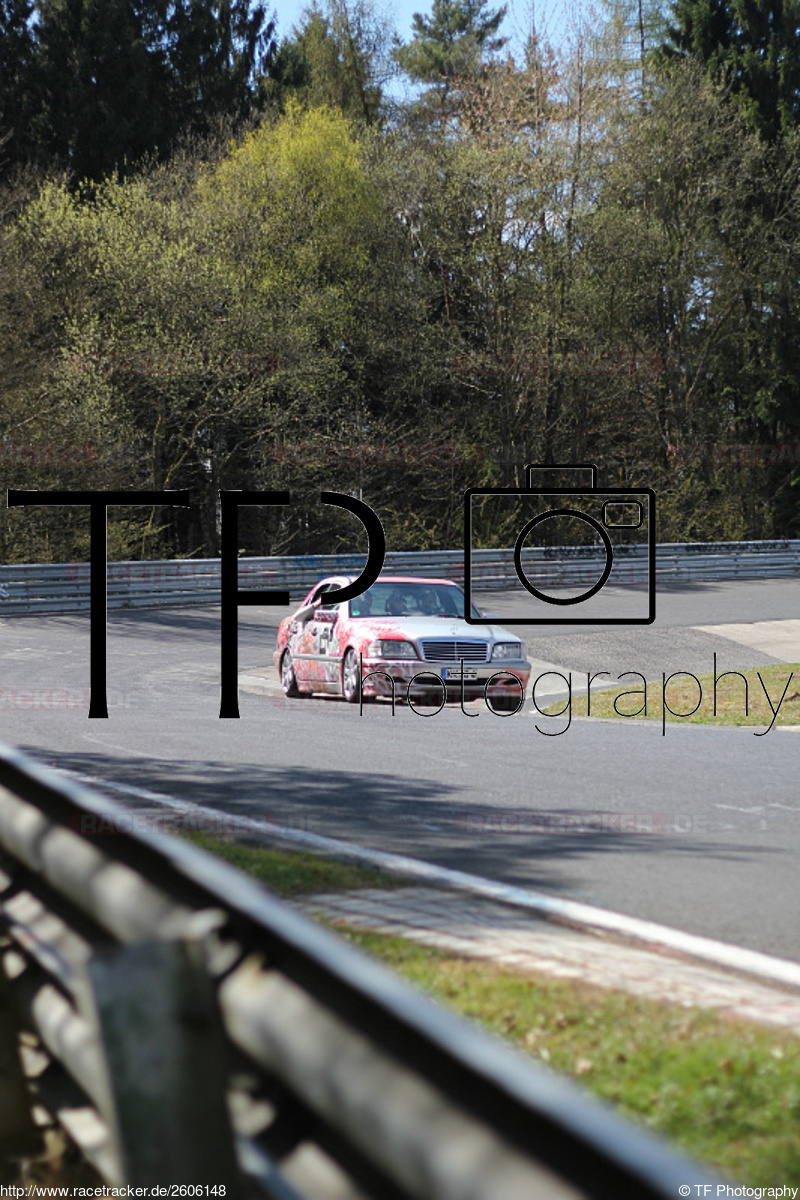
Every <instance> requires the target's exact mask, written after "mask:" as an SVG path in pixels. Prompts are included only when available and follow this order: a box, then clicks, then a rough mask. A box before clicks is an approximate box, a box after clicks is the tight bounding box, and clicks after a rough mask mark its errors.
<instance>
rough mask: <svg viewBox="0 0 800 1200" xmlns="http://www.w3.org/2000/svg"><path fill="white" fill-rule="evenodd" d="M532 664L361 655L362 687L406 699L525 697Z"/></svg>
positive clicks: (371, 692) (367, 693) (365, 692)
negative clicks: (460, 662) (424, 697)
mask: <svg viewBox="0 0 800 1200" xmlns="http://www.w3.org/2000/svg"><path fill="white" fill-rule="evenodd" d="M530 674H531V664H530V663H528V662H524V661H512V662H506V663H504V662H500V661H498V662H492V663H474V664H472V663H464V664H463V675H462V666H461V664H459V665H458V666H454V665H453V664H451V663H441V662H426V661H425V660H423V659H402V660H398V659H385V658H362V660H361V686H362V692H363V695H364V696H367V697H370V696H387V697H391V696H392V694H393V693H394V696H395V698H397V699H404V698H405V697H406V696H407V694H408V690H409V686H410V687H411V695H412V697H414V696H417V695H419V696H423V695H425V696H432V697H438V698H439V699H440V700H441V699H447V700H458V699H459V698H460V697H461V696H462V695H463V696H464V697H465V698H467V699H476V698H478V697H480V696H485V695H487V694H488V695H490V696H497V697H500V696H504V697H505V696H507V697H513V698H516V699H518V700H519V699H523V698H524V697H525V695H526V693H527V687H528V680H529V679H530Z"/></svg>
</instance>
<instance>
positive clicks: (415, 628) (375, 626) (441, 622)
mask: <svg viewBox="0 0 800 1200" xmlns="http://www.w3.org/2000/svg"><path fill="white" fill-rule="evenodd" d="M353 625H354V627H355V628H356V629H358V628H359V627H360V626H361V625H363V626H364V630H365V631H366V630H367V629H368V630H369V633H370V636H371V637H372V636H374V637H376V638H386V639H387V640H388V639H389V638H397V639H400V640H403V639H408V638H412V639H414V640H415V641H416V640H418V639H419V638H458V639H459V641H465V640H467V639H474V640H476V641H479V642H487V641H488V642H497V641H500V642H518V641H520V639H519V638H518V637H515V635H514V634H513V633H509V632H508V630H507V629H503V627H502V626H501V625H468V624H467V622H466V621H464V620H462V619H461V618H460V617H364V618H354V619H353Z"/></svg>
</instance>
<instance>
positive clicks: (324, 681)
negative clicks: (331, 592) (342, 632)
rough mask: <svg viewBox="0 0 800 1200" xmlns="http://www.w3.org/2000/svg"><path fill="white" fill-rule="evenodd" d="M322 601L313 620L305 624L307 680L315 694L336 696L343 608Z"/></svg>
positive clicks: (342, 606)
mask: <svg viewBox="0 0 800 1200" xmlns="http://www.w3.org/2000/svg"><path fill="white" fill-rule="evenodd" d="M344 607H345V606H344V605H339V604H335V603H333V601H332V600H331V602H329V603H327V604H326V603H325V602H324V601H323V602H322V603H321V604H320V605H319V606H318V608H317V609H316V611H315V613H314V616H313V617H312V618H311V619H310V620H309V621H308V640H307V643H306V648H305V653H306V660H305V661H306V669H307V671H308V674H307V676H306V678H307V679H308V680H309V682H310V683H311V685H312V687H313V689H314V691H320V692H338V691H339V670H340V662H341V654H340V651H339V637H338V630H337V625H338V621H339V610H340V608H344Z"/></svg>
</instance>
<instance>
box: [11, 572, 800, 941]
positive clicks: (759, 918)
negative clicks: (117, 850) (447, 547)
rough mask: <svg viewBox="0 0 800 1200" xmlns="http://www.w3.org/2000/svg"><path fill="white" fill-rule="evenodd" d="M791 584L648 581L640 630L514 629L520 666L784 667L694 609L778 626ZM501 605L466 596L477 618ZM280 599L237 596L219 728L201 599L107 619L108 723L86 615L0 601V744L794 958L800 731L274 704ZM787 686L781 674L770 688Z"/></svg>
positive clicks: (645, 669)
mask: <svg viewBox="0 0 800 1200" xmlns="http://www.w3.org/2000/svg"><path fill="white" fill-rule="evenodd" d="M799 598H800V585H799V584H798V581H797V580H781V579H776V580H762V581H753V582H741V583H716V584H712V583H710V584H703V585H699V584H692V585H687V586H686V587H680V588H673V589H663V590H661V591H660V592H659V595H658V611H659V617H658V621H657V623H656V625H655V626H652V627H631V628H625V627H614V628H611V627H609V628H594V627H590V626H576V627H569V626H564V627H557V628H536V627H519V628H518V629H517V630H516V632H517V633H518V634H519V635H521V636H522V637H523V638H524V639H525V640H526V641H527V644H528V654H529V658H530V659H531V661H532V662H533V664H534V678H536V676H537V675H538V674H543V673H544V672H545V671H547V670H549V669H550V668H553V667H555V668H558V669H559V670H571V671H573V672H575V673H583V676H582V678H581V677H580V676H579V675H578V674H576V675H575V678H574V680H573V682H574V686H576V687H577V686H579V684H580V683H581V682H583V683H584V685H585V672H586V671H591V672H592V673H595V672H600V671H608V672H610V677H611V681H615V680H616V676H617V674H619V673H621V672H622V671H640V672H642V673H643V674H645V675H646V676H647V677H648V678H658V679H660V678H661V674H662V672H666V673H667V674H669V673H671V672H673V671H680V670H689V671H693V672H695V673H698V674H699V673H709V672H711V670H712V667H713V655H714V654H715V653H716V655H717V670H718V671H722V670H729V669H735V668H745V667H751V666H759V665H762V664H767V663H770V662H775V661H781V656H779V655H776V654H774V653H767V652H765V651H764V650H763V649H761V648H751V647H748V646H747V645H744V644H741V643H740V642H738V641H733V640H731V639H730V638H729V637H726V636H720V635H719V634H718V633H714V632H709V631H708V630H703V629H698V628H697V626H716V625H729V624H730V625H735V624H737V623H749V622H756V621H758V622H761V621H773V620H775V621H777V620H784V621H786V620H793V619H794V620H796V619H797V617H798V615H800V614H799V613H798V599H799ZM499 599H502V597H494V598H493V597H491V596H487V597H486V598H485V599H483V600H482V601H481V603H482V604H483V607H484V609H486V610H488V611H496V608H494V607H493V600H499ZM283 615H284V610H277V609H267V608H265V609H242V610H241V611H240V620H239V626H240V647H239V669H240V675H241V678H242V682H243V686H242V689H241V690H240V710H241V719H240V720H238V721H236V720H219V719H218V715H217V714H218V711H219V611H218V609H216V608H194V609H182V610H150V611H139V612H126V613H114V614H112V615H111V616H110V617H109V621H108V693H109V719H108V720H91V721H89V720H88V719H87V712H88V686H89V658H88V654H89V623H88V617H83V616H81V617H78V616H71V617H48V618H42V617H15V618H6V619H5V620H3V621H2V622H1V623H0V624H1V625H2V629H1V630H0V660H1V661H2V676H0V739H1V740H2V741H4V742H6V743H9V744H13V745H17V746H19V747H20V748H22V749H24V750H26V751H28V752H29V753H31V754H33V755H34V756H36V757H37V758H39V759H40V760H41V761H44V762H47V763H49V764H51V765H54V766H56V767H59V768H65V769H71V770H74V771H79V772H82V773H84V774H86V775H89V776H92V777H93V778H95V779H97V780H99V781H106V782H107V783H109V784H123V785H125V787H126V788H128V789H129V790H128V791H127V792H126V793H125V799H126V803H128V804H131V805H135V806H136V807H139V808H142V809H147V810H151V809H153V808H154V806H153V805H152V804H151V803H149V802H148V801H147V799H146V798H141V799H138V800H137V798H136V794H135V792H134V791H131V790H130V789H137V788H141V789H147V790H150V791H154V792H160V793H164V794H167V795H169V796H172V797H177V798H179V799H181V800H192V801H196V802H199V803H202V804H205V805H210V806H211V807H213V808H216V809H218V810H219V811H220V813H225V812H235V813H243V814H247V815H249V816H253V817H266V818H268V819H269V820H272V821H277V822H280V823H282V824H285V825H291V826H295V827H297V828H301V829H305V830H310V831H313V832H315V833H321V834H326V835H328V836H332V837H338V838H344V839H347V840H349V841H353V842H357V843H359V844H361V845H366V846H372V847H376V848H379V849H382V850H393V851H399V852H401V853H404V854H410V855H414V856H416V857H420V858H424V859H427V860H429V861H431V862H436V863H440V864H442V865H445V866H449V867H456V868H460V869H463V870H466V871H471V872H474V873H476V874H480V875H484V876H487V877H489V878H492V879H496V880H502V881H506V882H510V883H515V884H521V885H525V886H530V887H535V888H538V889H542V890H545V891H549V892H552V893H553V894H556V895H563V896H568V897H570V898H573V899H578V900H584V901H587V902H589V903H593V904H597V905H600V906H602V907H605V908H610V909H614V910H616V911H618V912H623V913H627V914H631V915H634V916H638V917H642V918H645V919H649V920H653V921H658V922H662V923H664V924H667V925H672V926H675V927H677V928H680V929H682V930H686V931H689V932H692V933H699V934H706V935H708V936H711V937H715V938H719V939H721V940H723V941H727V942H732V943H736V944H738V945H742V946H746V947H749V948H752V949H756V950H761V951H764V952H767V953H772V954H777V955H780V956H782V957H785V958H790V959H793V960H795V961H800V887H798V863H799V862H800V785H799V783H798V776H799V775H800V771H799V770H798V768H799V767H800V731H791V730H784V729H773V730H772V731H771V732H770V733H768V734H766V736H761V737H757V736H754V729H753V728H752V727H749V728H741V729H737V728H724V729H722V728H709V727H704V726H697V725H695V726H692V725H689V724H683V725H675V724H668V725H667V727H666V733H665V736H662V729H661V724H660V722H656V723H653V724H650V723H648V724H644V723H642V722H635V721H630V722H621V721H620V722H613V721H600V722H595V721H586V720H573V721H572V723H571V725H567V721H566V719H561V720H556V719H553V718H546V717H542V716H540V714H539V713H537V712H536V710H535V709H534V708H533V705H532V704H531V701H530V699H528V700H527V701H526V704H525V708H524V711H523V712H522V713H520V714H518V715H516V716H513V717H510V718H509V717H498V716H496V715H494V714H492V713H490V712H489V711H488V710H487V709H486V707H485V706H484V705H483V703H482V702H480V703H475V704H472V705H469V706H467V712H463V711H461V709H460V708H459V707H458V706H448V707H447V708H446V709H445V710H443V711H442V712H440V713H439V714H438V715H435V716H430V717H427V718H426V717H422V716H419V715H416V714H415V713H414V712H413V711H411V710H410V709H408V708H406V707H404V706H399V707H398V708H397V710H396V713H395V715H394V716H393V715H392V712H391V708H390V707H389V706H388V705H385V704H381V705H369V706H366V707H365V709H364V712H363V714H359V710H358V708H357V707H350V706H348V705H345V704H344V703H343V702H341V701H339V700H335V699H328V698H318V699H314V700H294V701H288V700H286V699H285V698H284V697H283V695H282V693H281V692H280V689H279V687H278V684H277V677H276V676H275V673H274V671H273V669H272V649H273V646H274V634H275V628H276V626H277V622H278V620H279V619H280V617H281V616H283ZM520 615H524V614H523V613H520ZM787 657H789V656H787ZM797 657H798V658H800V654H798V656H797ZM795 661H796V659H795ZM786 674H787V679H788V675H789V672H788V670H787V673H786ZM631 686H632V687H633V686H637V684H636V683H635V682H634V683H632V684H631ZM798 688H800V678H798V677H797V676H796V677H795V679H794V680H793V681H792V686H791V688H790V693H788V694H791V693H793V692H794V691H795V690H798ZM559 689H561V691H562V692H563V690H564V684H563V682H562V681H560V680H559V678H558V677H557V676H553V675H550V676H548V677H546V678H543V679H542V680H541V682H540V685H539V687H538V689H537V696H539V697H541V699H542V702H543V703H544V702H545V700H546V699H552V697H547V696H546V693H549V692H557V691H558V690H559ZM427 711H431V710H427ZM467 714H469V715H467ZM559 730H564V732H563V733H561V734H560V736H553V735H554V734H556V733H558V731H559ZM757 732H761V730H760V729H758V730H757ZM110 794H111V795H114V796H115V797H116V798H118V799H119V798H120V796H119V795H118V793H117V792H115V791H114V790H112V791H111V792H110Z"/></svg>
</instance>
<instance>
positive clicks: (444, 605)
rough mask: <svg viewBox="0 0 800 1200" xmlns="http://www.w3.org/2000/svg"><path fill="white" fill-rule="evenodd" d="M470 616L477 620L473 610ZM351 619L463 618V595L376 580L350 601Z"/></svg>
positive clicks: (448, 588) (440, 587) (439, 586)
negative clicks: (366, 589)
mask: <svg viewBox="0 0 800 1200" xmlns="http://www.w3.org/2000/svg"><path fill="white" fill-rule="evenodd" d="M472 615H473V616H475V617H478V616H480V613H479V612H478V610H477V609H476V608H475V607H474V606H473V608H472ZM350 616H351V617H450V618H451V619H452V618H453V617H463V616H464V593H463V592H462V591H461V588H459V587H455V586H453V585H448V584H444V583H423V582H422V581H421V580H420V582H418V583H393V582H391V581H388V580H387V581H385V582H384V581H382V580H380V579H379V580H378V582H377V583H374V584H373V585H372V587H371V588H370V589H369V590H368V591H366V592H364V593H363V594H362V595H361V596H356V597H355V599H354V600H351V601H350Z"/></svg>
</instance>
